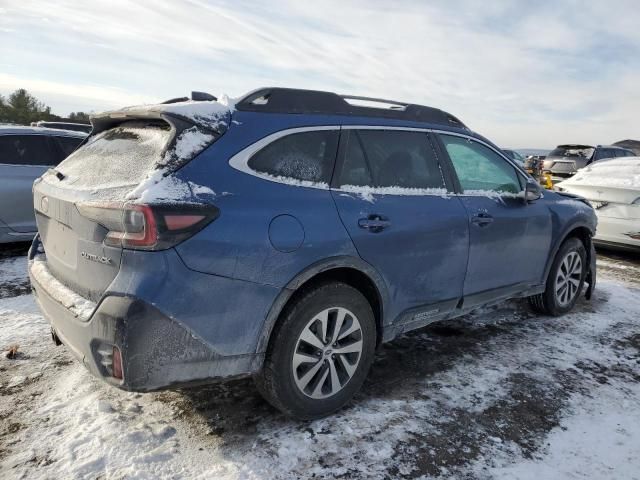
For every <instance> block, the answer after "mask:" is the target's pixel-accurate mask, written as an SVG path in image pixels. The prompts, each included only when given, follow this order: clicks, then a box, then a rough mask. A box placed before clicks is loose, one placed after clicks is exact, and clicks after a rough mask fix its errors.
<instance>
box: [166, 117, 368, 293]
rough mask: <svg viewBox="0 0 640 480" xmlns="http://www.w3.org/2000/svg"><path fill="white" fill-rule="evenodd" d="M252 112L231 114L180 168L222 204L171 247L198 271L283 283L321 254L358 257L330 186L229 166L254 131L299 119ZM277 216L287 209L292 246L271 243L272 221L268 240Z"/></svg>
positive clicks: (262, 131) (264, 132)
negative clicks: (223, 129) (224, 127)
mask: <svg viewBox="0 0 640 480" xmlns="http://www.w3.org/2000/svg"><path fill="white" fill-rule="evenodd" d="M253 117H255V115H247V114H245V115H237V116H234V120H235V121H236V122H237V123H236V124H232V127H231V128H230V129H229V130H228V131H227V133H225V135H223V137H222V138H220V139H219V140H218V141H217V142H216V143H214V144H213V145H212V146H211V147H209V148H208V149H207V150H205V151H204V152H203V153H202V154H200V155H199V156H198V157H197V158H196V159H194V160H193V161H192V162H190V163H189V164H188V165H186V166H185V167H184V168H183V169H182V170H181V171H180V172H178V176H179V177H181V178H183V179H185V180H188V181H190V182H193V183H196V184H199V185H203V186H206V187H209V188H211V189H212V190H213V191H214V192H215V195H214V198H212V199H211V201H212V203H214V204H215V205H216V206H217V207H218V208H219V209H220V217H219V218H218V219H216V220H215V221H214V222H213V223H211V224H210V225H208V226H207V227H206V228H205V229H204V230H202V231H201V232H199V233H198V234H196V235H195V236H194V237H192V238H190V239H189V240H187V241H186V242H184V243H182V244H180V245H179V246H178V247H177V251H178V253H179V255H180V257H181V258H182V259H183V261H184V262H185V264H186V265H187V266H188V267H189V268H191V269H193V270H197V271H200V272H203V273H210V274H215V275H222V276H227V277H231V278H234V279H239V280H246V281H251V282H257V283H262V284H266V285H272V286H276V287H284V286H285V285H287V283H289V282H290V281H291V279H293V278H294V277H295V276H296V275H297V274H298V273H299V272H302V271H303V270H304V269H305V268H307V267H308V266H309V265H311V264H313V263H315V262H317V261H319V260H322V259H326V258H328V257H332V256H354V257H357V252H356V250H355V248H354V246H353V244H352V242H351V240H350V238H349V236H348V234H347V232H346V230H345V229H344V226H343V225H342V223H341V221H340V218H339V216H338V214H337V211H336V208H335V204H334V203H333V199H332V197H331V193H330V191H329V190H328V189H319V188H308V187H300V186H293V185H285V184H282V183H277V182H271V181H268V180H264V179H261V178H258V177H255V176H252V175H250V174H247V173H244V172H240V171H238V170H236V169H234V168H233V167H231V166H230V165H229V163H228V160H229V159H230V158H231V157H232V156H233V155H234V154H236V153H237V152H239V151H240V150H242V149H243V148H245V147H246V146H248V145H250V144H252V143H254V142H255V141H257V140H259V139H260V138H263V137H265V136H267V135H269V134H271V133H273V132H276V131H279V130H282V129H285V128H293V127H298V126H301V125H300V124H299V123H297V124H295V123H292V119H291V117H295V116H291V115H270V117H271V119H270V121H265V118H264V117H265V114H261V115H260V118H258V119H257V120H258V121H252V120H253ZM320 118H321V117H320ZM297 122H299V120H297ZM238 123H240V125H238ZM314 124H318V123H315V122H314ZM326 124H329V125H331V124H332V123H331V122H330V121H327V123H326ZM282 215H286V216H288V217H287V219H286V221H284V222H282V224H283V225H286V226H285V228H291V229H293V231H292V233H293V234H294V235H296V236H297V238H298V239H299V240H300V241H299V242H297V243H299V245H298V246H297V248H293V247H291V246H289V247H290V248H284V249H283V248H280V249H276V248H275V247H274V245H273V244H272V240H273V239H274V237H276V236H277V231H276V232H274V230H273V228H274V227H272V235H271V239H270V234H269V232H270V226H272V222H273V224H274V225H278V224H279V220H276V221H275V222H274V219H276V217H279V216H282ZM296 222H297V223H298V224H299V227H296V226H295V224H296ZM294 247H295V245H294ZM282 250H288V251H282Z"/></svg>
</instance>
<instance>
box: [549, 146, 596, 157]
mask: <svg viewBox="0 0 640 480" xmlns="http://www.w3.org/2000/svg"><path fill="white" fill-rule="evenodd" d="M594 150H595V149H594V148H593V147H579V146H578V147H557V148H554V149H553V150H551V152H550V153H549V155H547V156H548V157H581V158H591V156H592V155H593V152H594Z"/></svg>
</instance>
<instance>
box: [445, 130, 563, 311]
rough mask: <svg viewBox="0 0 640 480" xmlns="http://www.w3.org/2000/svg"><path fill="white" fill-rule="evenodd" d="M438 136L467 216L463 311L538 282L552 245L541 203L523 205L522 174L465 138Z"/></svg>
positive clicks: (546, 214)
mask: <svg viewBox="0 0 640 480" xmlns="http://www.w3.org/2000/svg"><path fill="white" fill-rule="evenodd" d="M439 138H440V140H441V141H442V145H443V147H444V151H445V152H446V153H447V154H448V156H449V158H450V159H451V162H452V164H453V167H454V170H455V172H456V174H457V177H458V180H459V183H460V187H461V188H462V192H461V195H460V198H461V200H462V202H463V204H464V206H465V208H466V210H467V215H468V217H469V232H470V233H469V236H470V237H469V238H470V242H469V263H468V266H467V274H466V278H465V282H464V296H465V302H464V305H465V307H468V306H473V305H474V304H480V303H484V302H485V301H487V300H491V299H493V298H496V297H499V296H500V295H509V294H512V293H514V292H517V291H523V290H526V289H527V288H528V287H529V286H533V285H537V284H539V283H540V282H541V280H542V277H543V272H544V267H545V264H546V260H547V255H548V252H549V248H550V242H551V215H550V212H549V210H548V209H547V207H546V206H545V204H544V201H543V200H537V201H534V202H530V203H525V202H524V199H523V198H524V197H523V192H522V190H523V188H524V183H525V180H526V179H525V177H524V175H522V174H521V173H519V172H518V171H517V170H516V168H514V166H513V165H511V164H510V163H509V162H508V161H507V160H506V159H505V158H503V157H501V156H500V155H499V154H498V153H497V152H495V151H494V150H493V149H491V148H489V147H488V146H486V145H483V144H481V143H480V142H478V141H475V140H473V139H470V138H467V137H460V136H454V135H445V134H442V135H439Z"/></svg>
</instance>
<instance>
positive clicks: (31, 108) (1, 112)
mask: <svg viewBox="0 0 640 480" xmlns="http://www.w3.org/2000/svg"><path fill="white" fill-rule="evenodd" d="M39 120H48V121H59V122H76V123H89V114H88V113H85V112H71V113H70V114H69V116H68V117H61V116H59V115H56V114H54V113H51V107H49V106H48V105H45V104H44V103H43V102H41V101H40V100H38V99H37V98H36V97H35V96H33V95H32V94H30V93H29V92H28V91H27V90H26V89H24V88H18V89H17V90H16V91H15V92H13V93H12V94H10V95H9V96H8V97H6V98H5V97H3V96H2V95H0V123H13V124H17V125H30V124H31V122H37V121H39Z"/></svg>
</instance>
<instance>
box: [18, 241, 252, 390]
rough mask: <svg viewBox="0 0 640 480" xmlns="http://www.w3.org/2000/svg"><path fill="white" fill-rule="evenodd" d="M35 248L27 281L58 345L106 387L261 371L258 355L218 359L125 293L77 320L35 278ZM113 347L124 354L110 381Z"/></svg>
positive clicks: (150, 386)
mask: <svg viewBox="0 0 640 480" xmlns="http://www.w3.org/2000/svg"><path fill="white" fill-rule="evenodd" d="M38 244H39V240H38V238H36V239H35V240H34V244H33V245H32V248H31V250H30V252H29V276H30V278H31V282H32V288H33V291H34V295H35V298H36V300H37V302H38V304H39V306H40V309H41V310H42V312H43V314H44V316H45V317H46V318H47V320H48V321H49V322H50V324H51V327H52V329H53V330H54V331H55V333H56V335H57V336H58V337H59V338H60V340H61V341H62V342H63V343H64V344H65V345H66V346H67V347H68V348H69V349H70V350H71V352H72V353H73V354H74V355H75V356H76V357H77V358H78V359H79V360H80V361H81V362H82V363H83V364H84V365H85V366H86V367H87V368H88V369H89V371H90V372H91V373H92V374H94V375H95V376H97V377H99V378H101V379H103V380H104V381H106V382H107V383H109V384H111V385H113V386H116V387H118V388H121V389H124V390H130V391H139V392H145V391H152V390H160V389H166V388H172V387H179V386H186V385H192V384H198V383H207V382H210V381H215V380H220V379H227V378H237V377H242V376H246V375H250V374H252V373H255V372H256V371H257V370H258V369H259V368H260V366H261V364H262V359H263V356H262V355H260V354H256V353H255V351H252V352H250V353H240V354H237V355H229V354H221V353H220V351H218V350H217V349H216V348H215V345H212V343H211V342H209V341H207V340H205V339H204V338H202V337H201V336H199V335H198V332H197V331H195V330H194V329H192V328H190V327H189V326H188V325H187V324H185V323H184V322H182V321H178V320H176V319H174V318H172V316H171V315H168V314H167V313H165V312H163V311H162V310H161V308H158V305H155V306H154V305H152V304H151V302H149V301H147V300H146V299H143V298H140V297H137V296H134V295H130V294H127V292H122V293H120V294H116V293H115V292H108V293H107V294H105V296H104V297H103V298H102V300H101V301H100V302H98V304H97V305H96V307H95V309H94V310H93V312H92V313H91V314H90V315H89V316H88V317H87V316H83V315H79V314H78V312H77V311H74V310H73V309H72V308H69V307H68V306H65V305H64V304H63V303H61V301H60V295H59V293H58V292H52V291H51V288H50V287H48V285H46V284H43V283H46V282H41V281H39V280H38V278H40V279H41V278H42V276H41V275H34V273H33V270H34V268H33V265H34V263H35V262H42V261H43V257H44V254H42V253H38ZM40 268H42V267H41V266H40ZM229 281H231V280H229ZM193 300H194V301H197V299H193ZM194 310H196V309H195V308H194ZM211 320H212V321H224V319H211ZM114 346H115V347H117V348H118V349H119V350H120V352H121V355H122V369H123V379H122V380H120V379H116V378H114V377H113V366H112V360H113V359H112V353H113V347H114Z"/></svg>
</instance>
